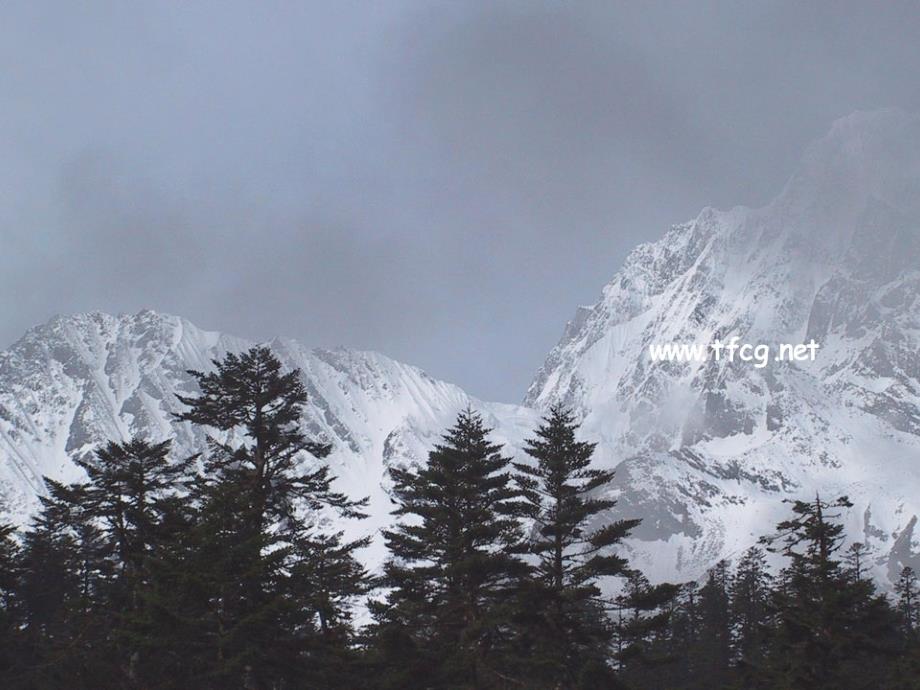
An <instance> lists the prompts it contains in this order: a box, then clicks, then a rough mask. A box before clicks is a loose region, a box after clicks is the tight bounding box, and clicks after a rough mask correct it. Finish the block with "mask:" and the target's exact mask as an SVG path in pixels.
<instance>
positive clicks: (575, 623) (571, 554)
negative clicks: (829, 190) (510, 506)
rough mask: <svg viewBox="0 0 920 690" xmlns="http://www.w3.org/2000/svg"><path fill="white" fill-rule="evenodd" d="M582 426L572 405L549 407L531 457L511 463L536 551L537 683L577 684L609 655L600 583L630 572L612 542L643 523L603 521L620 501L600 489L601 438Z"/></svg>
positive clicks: (607, 475)
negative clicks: (588, 667)
mask: <svg viewBox="0 0 920 690" xmlns="http://www.w3.org/2000/svg"><path fill="white" fill-rule="evenodd" d="M577 431H578V424H576V423H575V421H574V418H573V417H572V415H571V413H570V412H568V411H566V410H565V409H563V408H562V407H554V408H552V409H551V410H550V413H549V415H548V416H547V417H546V418H545V419H544V420H543V423H542V424H541V425H540V427H539V428H538V429H537V430H536V432H535V438H532V439H530V440H528V441H527V444H526V445H525V447H524V451H525V452H526V453H527V454H528V455H529V456H530V457H531V458H533V460H534V461H535V462H534V464H533V465H529V464H524V463H514V467H515V468H516V469H517V471H518V475H517V478H516V479H517V482H518V484H519V485H520V486H521V488H522V492H523V495H524V498H525V501H526V515H527V517H528V518H530V519H531V520H532V521H533V524H534V535H533V538H532V541H531V543H530V552H531V553H533V554H534V555H536V557H537V558H538V562H537V567H536V573H535V581H534V585H535V586H534V587H533V588H532V590H531V591H530V592H529V593H528V596H527V597H526V598H525V599H524V602H525V605H526V607H527V611H528V614H529V616H530V617H531V620H530V625H531V627H532V629H533V633H534V635H533V637H534V642H533V647H534V650H533V656H534V658H535V663H534V664H532V666H531V668H532V670H533V671H534V675H533V679H532V680H531V684H532V685H533V684H535V683H540V684H541V685H545V686H547V687H557V686H559V685H563V686H572V685H573V684H574V683H575V682H576V679H577V678H578V677H579V674H580V673H581V670H582V667H583V666H584V665H585V664H586V663H588V662H590V661H592V660H593V661H595V662H596V661H603V660H604V659H606V658H607V655H608V647H609V642H610V638H611V636H612V629H611V626H610V624H609V622H608V621H607V611H606V609H607V608H608V606H607V604H606V602H604V601H603V600H602V599H601V591H600V589H599V588H598V585H597V583H598V580H599V579H600V578H604V577H615V576H624V575H625V574H626V572H627V570H626V568H627V563H626V561H625V560H624V559H623V558H621V557H619V556H617V555H616V554H614V553H612V547H614V546H616V545H617V544H619V543H620V542H621V540H622V539H623V538H624V537H626V536H628V535H629V532H630V530H632V529H633V528H634V527H635V526H636V525H638V524H639V520H620V521H615V522H607V523H606V524H605V523H603V522H600V521H599V516H600V514H602V513H603V512H604V511H608V510H610V509H611V508H613V507H614V505H615V501H612V500H609V499H605V498H602V497H600V496H599V494H600V493H601V492H602V490H603V489H604V488H605V487H606V486H607V485H608V484H609V483H610V481H611V480H612V479H613V472H612V471H608V470H599V469H593V468H591V467H590V464H591V457H592V455H593V453H594V448H595V445H596V444H594V443H587V442H584V441H579V440H577V439H576V432H577ZM534 687H536V686H535V685H534Z"/></svg>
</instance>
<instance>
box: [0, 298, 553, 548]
mask: <svg viewBox="0 0 920 690" xmlns="http://www.w3.org/2000/svg"><path fill="white" fill-rule="evenodd" d="M251 344H252V343H249V342H247V341H245V340H242V339H240V338H234V337H231V336H227V335H223V334H220V333H215V332H209V331H203V330H201V329H199V328H197V327H195V326H194V325H193V324H191V323H189V322H188V321H186V320H184V319H182V318H179V317H175V316H168V315H163V314H158V313H155V312H152V311H143V312H141V313H139V314H136V315H122V316H118V317H114V316H110V315H107V314H102V313H92V314H80V315H74V316H67V317H56V318H54V319H52V320H51V321H50V322H48V323H47V324H45V325H43V326H38V327H36V328H33V329H31V330H30V331H29V332H28V333H27V334H26V335H25V336H24V337H23V338H22V339H21V340H20V341H19V342H17V343H16V344H15V345H14V346H13V347H12V348H11V349H10V350H8V351H7V352H4V353H2V354H0V506H5V510H4V511H3V512H5V513H6V514H7V515H6V516H7V517H11V518H12V519H14V520H15V521H17V522H23V521H25V520H26V519H27V517H28V515H29V514H31V512H32V511H33V510H34V509H35V503H36V496H37V495H38V493H39V492H40V491H41V477H42V476H43V475H47V476H50V477H52V478H55V479H58V480H66V481H73V480H77V479H79V478H80V477H81V472H82V470H80V469H79V467H77V466H76V465H75V464H74V463H73V459H75V458H78V457H80V456H82V455H84V454H87V453H91V452H93V450H94V449H95V448H97V447H98V446H99V444H101V443H103V442H105V441H107V440H109V439H114V440H126V439H128V438H130V437H131V436H134V435H140V436H142V437H145V438H150V439H154V440H160V439H165V438H169V437H175V439H176V441H175V446H174V448H175V453H176V454H191V453H192V452H195V451H196V450H198V449H201V448H203V447H204V445H203V444H204V440H205V437H204V432H203V431H202V430H201V429H197V428H195V427H192V426H191V425H189V424H186V423H177V422H175V421H174V420H173V419H172V418H171V413H173V412H177V411H179V410H180V409H181V404H180V403H179V402H178V400H176V394H177V393H181V394H189V393H193V392H195V391H196V388H195V384H194V380H193V379H192V377H191V376H189V375H188V374H187V370H188V369H198V370H205V371H207V370H210V369H211V368H212V364H211V360H212V359H214V358H220V357H221V356H222V355H224V354H225V353H227V352H229V351H233V352H239V351H242V350H245V349H246V348H248V347H249V346H251ZM269 345H270V346H271V348H272V350H273V351H274V352H275V353H276V354H277V355H278V357H279V358H280V359H281V361H282V363H283V364H284V366H285V367H286V368H299V369H301V371H302V372H303V378H304V382H305V385H306V388H307V392H308V396H309V397H308V404H307V406H306V407H305V409H304V417H303V422H302V423H303V428H304V431H305V432H306V433H307V434H309V435H310V436H311V437H322V438H325V439H326V440H327V441H330V442H332V444H333V447H334V451H333V453H332V455H331V456H330V458H329V462H330V464H331V465H332V466H333V469H334V471H335V473H336V474H337V475H338V477H339V481H338V488H340V489H341V490H344V491H346V492H347V493H348V494H349V495H350V496H352V497H354V498H360V497H363V496H368V497H370V499H371V504H370V513H371V519H370V520H368V521H365V522H363V523H360V524H351V525H345V526H344V527H345V528H346V530H347V531H348V532H350V533H354V534H363V533H374V532H375V531H376V530H377V528H379V527H380V526H381V525H383V524H388V522H389V519H390V518H389V512H390V510H391V509H392V506H391V505H390V502H389V499H388V497H387V494H386V487H387V476H386V468H387V466H388V465H389V464H391V463H407V462H419V461H423V460H424V458H426V457H427V452H428V450H429V449H430V447H431V446H432V445H433V444H434V443H435V442H437V441H438V440H439V438H440V434H441V433H442V432H443V430H444V429H445V428H446V427H447V426H448V425H449V424H451V423H452V422H453V420H454V418H455V417H456V414H457V412H458V411H459V410H461V409H463V408H465V407H466V406H467V405H472V406H473V407H474V408H475V409H477V410H479V411H480V412H481V413H482V414H483V415H484V417H485V419H486V420H487V422H488V423H489V424H490V425H493V426H495V427H498V429H497V431H496V432H495V434H494V438H495V439H496V440H498V441H500V442H513V443H519V442H520V439H521V438H523V436H524V435H525V434H526V433H527V432H528V429H529V428H530V427H531V425H532V423H533V421H534V419H535V417H534V413H533V412H531V411H530V410H526V409H523V408H519V407H516V406H513V405H501V404H493V403H484V402H481V401H479V400H475V399H472V398H470V397H469V396H468V395H466V394H465V393H464V392H463V391H462V390H461V389H460V388H458V387H457V386H454V385H451V384H448V383H444V382H442V381H437V380H435V379H433V378H431V377H430V376H428V375H427V374H425V373H424V372H423V371H421V370H420V369H417V368H416V367H412V366H408V365H405V364H401V363H399V362H396V361H394V360H392V359H389V358H387V357H385V356H383V355H380V354H377V353H374V352H361V351H355V350H346V349H335V350H319V349H313V350H311V349H308V348H306V347H304V346H302V345H300V344H299V343H297V342H296V341H293V340H288V339H275V340H273V341H271V342H270V343H269ZM378 546H379V545H378ZM378 557H379V554H378V553H371V554H370V555H369V558H371V560H377V558H378Z"/></svg>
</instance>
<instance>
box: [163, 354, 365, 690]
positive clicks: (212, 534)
mask: <svg viewBox="0 0 920 690" xmlns="http://www.w3.org/2000/svg"><path fill="white" fill-rule="evenodd" d="M214 366H215V371H214V372H213V373H202V372H198V371H191V372H189V373H190V374H191V375H192V376H193V377H194V378H195V379H196V381H197V383H198V386H199V388H200V389H201V394H200V395H199V396H179V399H180V400H181V402H183V403H184V404H185V405H187V406H188V408H189V409H188V410H187V411H186V412H183V413H182V414H179V415H177V418H178V419H179V420H181V421H188V422H191V423H193V424H198V425H203V426H206V427H210V428H211V429H213V430H216V431H218V432H223V436H222V437H221V438H218V437H216V436H213V435H212V436H210V437H209V452H208V453H207V456H206V457H205V460H204V466H205V471H204V473H203V475H202V476H201V477H200V479H199V481H198V484H197V486H196V489H195V493H196V495H197V497H198V499H199V500H200V502H201V509H200V517H199V520H198V525H197V527H196V530H197V537H196V541H197V542H198V543H199V544H202V545H204V547H205V548H204V549H202V554H201V555H204V556H205V559H206V560H205V561H204V562H200V563H199V565H200V569H199V572H198V575H197V579H196V582H195V583H194V586H195V588H196V589H198V590H199V591H200V592H202V593H204V594H205V600H206V602H207V611H206V612H205V615H204V617H203V620H204V621H208V631H207V634H206V635H205V636H204V639H205V640H207V641H208V646H209V648H210V651H209V655H210V656H211V657H212V663H211V664H210V668H209V669H208V671H207V678H206V682H208V683H211V684H213V685H215V686H226V685H228V684H230V685H236V684H239V685H242V686H243V687H246V688H253V689H261V688H269V687H272V686H273V685H277V684H279V683H282V682H285V681H284V679H285V678H290V677H294V676H299V677H303V676H304V675H305V674H308V673H309V672H310V670H311V668H312V665H311V663H310V659H309V653H310V650H311V648H312V646H313V644H314V642H315V640H316V635H317V634H318V633H317V630H316V628H317V618H318V616H319V612H318V611H315V610H310V607H309V602H308V601H302V600H301V599H300V598H299V597H298V592H297V590H296V587H295V586H294V583H293V580H292V578H291V576H290V569H289V567H288V566H291V565H292V563H294V562H296V560H297V559H296V556H295V555H293V554H294V552H295V551H296V545H297V544H298V543H303V541H304V540H305V539H307V538H315V535H314V532H316V530H315V526H314V525H312V524H311V522H312V520H311V518H310V515H311V514H312V513H313V512H315V511H319V510H322V509H331V510H333V511H334V512H335V513H337V514H338V515H339V516H342V517H347V518H361V517H364V514H363V513H362V512H361V510H360V509H361V508H362V507H363V506H364V505H366V499H365V500H361V501H354V500H351V499H349V498H348V497H347V496H345V495H344V494H342V493H340V492H337V491H335V490H333V488H332V482H333V479H334V477H333V475H332V474H331V473H330V470H329V467H328V466H327V465H325V464H322V465H319V466H315V465H314V466H313V467H312V468H309V467H310V463H309V462H308V457H309V456H312V457H313V458H315V459H322V458H324V457H326V456H327V455H328V454H329V452H330V450H331V447H330V446H329V445H328V444H324V443H318V442H315V441H311V440H309V439H307V438H306V437H305V436H304V434H303V433H302V432H301V431H300V426H299V422H300V418H301V411H302V407H303V405H304V403H305V402H306V399H307V395H306V390H305V388H304V385H303V382H302V381H301V379H300V372H299V371H297V370H295V371H290V372H287V373H284V372H282V367H281V362H280V361H279V360H278V359H277V357H275V356H274V355H273V354H272V352H271V350H269V349H268V348H267V347H255V348H252V349H250V350H249V351H247V352H245V353H243V354H242V355H236V354H232V353H231V354H228V355H227V356H226V357H224V359H223V360H219V361H214ZM308 468H309V469H308ZM201 555H199V560H200V559H201ZM202 682H204V681H202Z"/></svg>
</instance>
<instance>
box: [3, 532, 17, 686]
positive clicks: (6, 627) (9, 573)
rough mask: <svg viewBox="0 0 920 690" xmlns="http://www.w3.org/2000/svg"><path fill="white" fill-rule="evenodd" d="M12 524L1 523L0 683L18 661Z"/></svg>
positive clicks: (11, 672) (15, 572) (14, 543)
mask: <svg viewBox="0 0 920 690" xmlns="http://www.w3.org/2000/svg"><path fill="white" fill-rule="evenodd" d="M13 534H14V528H13V526H12V525H6V524H3V523H0V685H2V684H3V682H4V679H5V678H6V679H10V678H12V675H13V672H14V667H15V666H16V664H17V662H18V661H19V650H18V649H17V647H18V637H17V631H18V629H19V626H20V625H21V623H22V619H21V614H22V607H21V606H20V605H19V600H18V590H19V580H20V576H21V573H20V568H19V544H18V543H17V542H16V540H15V539H14V537H13Z"/></svg>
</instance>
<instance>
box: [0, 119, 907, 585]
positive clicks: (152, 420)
mask: <svg viewBox="0 0 920 690" xmlns="http://www.w3.org/2000/svg"><path fill="white" fill-rule="evenodd" d="M731 336H738V337H739V338H740V339H741V340H742V341H744V342H749V343H753V344H760V343H763V344H768V345H771V346H772V348H773V352H774V353H775V352H776V347H777V345H778V344H779V343H800V342H806V341H808V340H809V339H811V338H814V339H815V340H816V341H818V342H819V343H820V349H819V351H818V356H817V358H816V359H815V361H813V362H770V363H769V364H768V365H767V366H765V367H763V368H757V367H754V366H752V365H751V364H750V363H743V362H739V361H735V362H728V361H725V360H722V361H718V362H717V361H713V360H709V361H702V362H683V363H681V362H652V361H651V359H650V357H649V351H648V346H649V345H650V344H651V343H656V342H657V343H666V342H678V343H680V342H684V343H690V342H699V343H709V342H711V341H712V340H714V339H715V338H721V339H723V340H724V339H727V338H729V337H731ZM249 345H250V343H247V342H245V341H243V340H241V339H238V338H233V337H230V336H226V335H222V334H218V333H211V332H206V331H202V330H200V329H198V328H196V327H195V326H193V325H192V324H190V323H188V322H187V321H185V320H183V319H181V318H177V317H172V316H165V315H160V314H156V313H153V312H142V313H140V314H137V315H132V316H121V317H113V316H108V315H105V314H86V315H77V316H72V317H61V318H57V319H54V320H52V321H51V322H49V323H48V324H45V325H44V326H40V327H37V328H35V329H32V330H31V331H29V333H27V334H26V335H25V336H24V337H23V338H22V340H20V341H19V342H18V343H17V344H15V345H14V346H13V347H12V348H11V349H10V350H9V351H7V352H5V353H2V354H0V507H2V510H3V512H5V513H6V514H11V515H12V516H13V517H14V518H15V519H19V520H24V519H25V517H26V516H27V515H28V514H29V512H30V511H31V510H33V509H34V505H35V496H36V494H37V493H38V492H39V491H41V476H42V475H49V476H52V477H55V478H57V479H65V480H70V479H75V478H77V477H78V476H79V472H78V470H77V468H76V467H75V465H74V464H73V460H74V459H75V458H77V457H79V456H80V455H82V454H85V453H89V452H92V449H93V448H94V447H96V446H97V445H98V444H99V443H101V442H103V441H104V440H107V439H125V438H128V437H129V436H132V435H137V434H139V435H142V436H148V437H152V438H155V439H160V438H164V437H168V436H174V437H175V438H176V447H177V452H189V453H190V452H192V450H193V449H196V448H199V447H200V446H201V443H202V442H203V436H202V432H201V431H196V430H194V429H192V428H191V427H188V426H187V425H180V424H176V423H175V422H174V421H173V420H172V418H171V416H170V415H171V413H172V412H174V411H176V410H177V409H178V407H177V405H178V403H177V401H176V399H175V394H176V393H177V392H179V393H188V392H191V390H192V380H191V378H190V377H189V376H188V375H187V373H186V370H187V369H189V368H194V369H207V368H209V367H210V360H211V359H212V358H214V357H219V356H221V355H222V354H223V353H225V352H227V351H230V350H234V351H238V350H242V349H244V348H246V347H248V346H249ZM270 345H271V346H272V348H273V349H274V350H275V351H276V352H277V353H278V355H279V356H280V357H281V359H282V360H283V362H284V363H285V365H286V366H289V367H298V368H300V369H301V370H302V371H303V373H304V377H305V380H306V384H307V388H308V391H309V394H310V403H309V405H308V406H307V409H306V410H305V415H304V419H303V425H304V429H305V431H307V432H308V433H309V434H311V435H314V436H315V435H319V436H323V437H325V438H327V439H328V440H329V441H332V442H333V444H334V445H335V448H336V450H335V452H334V454H333V456H332V457H331V459H330V462H331V463H332V464H333V466H334V469H335V471H336V473H337V474H339V475H340V477H341V480H340V486H341V488H343V489H344V490H346V491H348V492H349V493H350V494H351V495H353V496H356V497H357V496H365V495H367V496H370V497H371V512H372V516H373V517H372V519H371V520H370V521H368V522H367V523H365V524H363V525H360V526H355V527H353V528H352V529H353V530H356V531H358V532H364V533H366V532H374V531H375V530H376V529H378V528H379V527H380V526H382V525H385V524H387V523H388V521H389V519H390V518H389V511H390V510H391V505H390V503H389V500H388V498H387V494H386V489H387V479H386V468H387V466H388V465H390V464H391V463H394V462H399V463H403V462H423V461H424V458H425V457H426V454H427V451H428V449H429V448H430V447H431V445H432V444H433V443H434V442H436V440H437V438H438V435H439V434H440V432H441V431H442V430H443V429H444V428H445V427H446V426H447V425H448V424H449V423H450V422H451V421H452V419H453V417H454V416H455V415H456V412H457V411H458V410H459V409H461V408H463V407H465V406H466V405H467V404H471V405H472V406H473V407H475V408H477V409H479V410H481V411H482V412H483V413H484V414H485V416H486V418H487V420H488V421H489V423H490V424H491V425H492V426H494V427H495V429H496V432H495V437H496V440H498V441H501V442H505V443H507V444H508V445H509V449H510V452H517V451H515V449H516V448H519V447H520V445H521V441H522V439H523V438H524V437H525V436H526V435H527V434H528V432H529V430H530V429H532V427H533V425H534V424H535V422H536V420H537V418H538V414H539V410H541V409H545V408H546V407H547V406H549V405H551V404H553V403H560V402H561V403H565V404H567V405H570V406H571V407H573V408H574V409H575V410H576V411H577V413H578V414H579V416H580V417H581V418H582V419H583V421H584V427H583V435H584V436H585V437H586V438H589V439H591V440H597V441H599V446H598V461H599V462H600V463H601V464H602V465H605V466H609V467H616V468H617V476H616V480H615V486H614V487H613V488H612V489H611V493H612V494H613V495H614V496H616V497H617V498H618V500H619V504H618V506H617V508H616V512H618V513H619V514H621V515H623V516H627V517H641V518H643V523H642V525H641V527H640V528H639V530H638V531H637V532H636V535H635V538H634V539H632V540H631V541H630V543H629V549H630V550H631V552H632V557H633V559H634V560H635V563H636V565H638V566H640V567H642V568H644V569H645V570H647V571H648V572H649V573H650V574H651V575H652V576H653V577H657V578H673V579H687V578H690V577H696V576H698V575H699V574H700V573H701V572H703V571H704V570H705V568H706V567H708V566H709V565H711V564H712V563H713V562H715V561H716V560H718V559H719V558H721V557H731V556H733V555H735V554H737V553H739V552H740V551H742V550H743V549H745V548H747V547H748V546H750V545H751V544H752V543H753V542H754V541H755V540H756V539H757V538H758V537H759V536H760V535H762V534H764V533H766V532H768V531H769V530H770V528H771V527H772V525H773V524H775V522H776V521H777V520H778V519H779V518H780V517H781V516H782V515H783V514H784V512H785V510H784V506H783V505H782V503H781V501H782V499H784V498H789V497H793V496H807V495H812V494H814V492H816V491H820V492H821V493H822V494H825V495H834V494H841V493H843V494H847V495H849V496H850V498H851V499H852V500H853V502H854V503H855V506H854V508H853V510H851V511H850V512H849V514H848V515H847V516H846V520H847V527H848V532H849V536H850V538H851V539H853V540H859V541H864V542H866V543H867V544H868V545H869V546H870V547H871V549H872V550H873V557H874V561H873V562H874V565H875V571H876V575H877V576H878V577H879V578H881V579H887V578H889V577H893V575H894V574H895V573H896V572H897V571H898V570H899V569H900V567H902V566H903V565H906V564H913V565H914V567H918V566H920V558H918V555H917V554H918V552H920V544H918V542H920V535H916V534H915V529H916V528H915V525H916V522H917V517H916V516H917V515H918V514H920V119H918V118H917V117H913V116H909V115H907V114H904V113H901V112H897V111H882V112H876V113H857V114H855V115H852V116H850V117H848V118H845V119H843V120H840V121H838V122H837V123H835V124H834V126H833V127H832V129H831V131H830V133H829V134H828V135H827V136H826V137H825V138H824V139H822V140H820V141H818V142H816V143H815V144H814V145H812V146H811V147H810V149H809V150H808V151H807V152H806V154H805V156H804V158H803V160H802V163H801V165H800V168H799V170H798V171H797V172H796V173H795V174H794V175H793V177H792V178H791V179H790V181H789V182H788V184H787V185H786V187H785V188H784V189H783V190H782V192H781V193H780V195H779V196H778V197H777V198H776V199H775V200H774V201H773V202H772V203H771V204H769V205H768V206H766V207H764V208H762V209H748V208H742V207H737V208H734V209H731V210H728V211H718V210H714V209H706V210H704V211H703V212H702V213H700V215H699V216H698V217H697V218H696V219H695V220H693V221H691V222H689V223H685V224H683V225H678V226H675V227H673V228H672V229H671V230H670V231H669V232H668V233H667V234H666V235H665V236H664V237H663V238H662V239H661V240H660V241H658V242H655V243H653V244H646V245H642V246H640V247H638V248H637V249H636V250H635V251H634V252H633V253H632V254H631V255H630V257H629V258H628V259H627V261H626V263H625V265H624V266H623V268H622V269H621V270H620V272H619V273H617V274H616V275H615V276H614V278H613V280H612V281H611V282H610V283H609V284H608V285H607V286H606V287H605V288H604V290H603V294H602V296H601V299H600V300H599V301H598V303H597V304H595V305H594V306H592V307H586V308H581V309H579V310H578V312H577V313H576V317H575V319H574V320H573V321H572V322H571V323H569V324H568V326H567V327H566V329H565V332H564V334H563V337H562V339H561V341H560V342H559V344H558V345H557V346H556V348H554V349H553V351H552V352H551V353H550V354H549V356H548V358H547V360H546V362H545V364H544V365H543V367H542V369H541V370H540V372H539V373H538V375H537V377H536V378H535V380H534V382H533V384H532V385H531V387H530V389H529V391H528V392H527V395H526V398H525V401H524V405H522V406H513V405H500V404H495V403H485V402H482V401H478V400H474V399H471V398H470V397H469V396H468V395H466V394H465V393H464V392H463V391H462V390H461V389H459V388H458V387H456V386H453V385H451V384H447V383H444V382H441V381H436V380H434V379H432V378H431V377H429V376H427V375H426V374H425V373H424V372H422V371H420V370H418V369H416V368H414V367H411V366H407V365H404V364H400V363H398V362H395V361H393V360H390V359H388V358H386V357H384V356H382V355H379V354H376V353H370V352H356V351H351V350H344V349H340V350H332V351H329V350H310V349H307V348H305V347H303V346H302V345H300V344H298V343H296V342H293V341H290V340H281V339H277V340H274V341H272V342H271V343H270ZM381 555H382V552H381V551H380V548H379V544H377V545H376V546H375V547H374V548H373V549H372V550H371V551H370V552H369V555H368V557H369V559H370V560H372V561H377V560H379V558H380V557H381Z"/></svg>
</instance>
